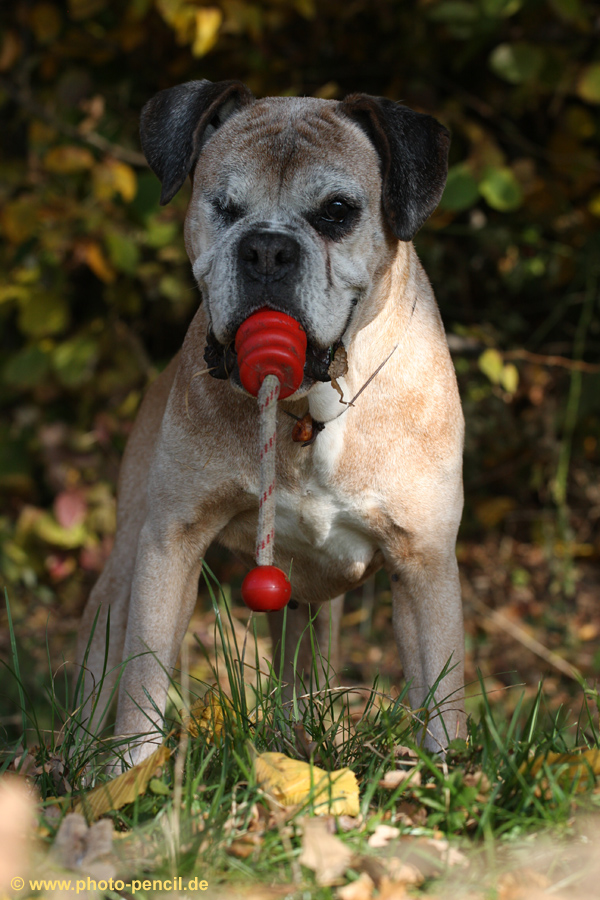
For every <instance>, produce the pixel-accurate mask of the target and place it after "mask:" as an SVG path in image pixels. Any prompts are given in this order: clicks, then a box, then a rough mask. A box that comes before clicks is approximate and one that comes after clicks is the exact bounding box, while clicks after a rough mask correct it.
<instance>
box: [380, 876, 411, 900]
mask: <svg viewBox="0 0 600 900" xmlns="http://www.w3.org/2000/svg"><path fill="white" fill-rule="evenodd" d="M409 897H410V895H409V894H407V892H406V883H405V882H403V881H391V880H390V879H389V878H385V876H384V877H383V878H382V879H381V884H380V885H379V898H378V900H407V898H409Z"/></svg>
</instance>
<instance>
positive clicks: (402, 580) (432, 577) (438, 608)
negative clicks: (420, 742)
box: [390, 549, 466, 752]
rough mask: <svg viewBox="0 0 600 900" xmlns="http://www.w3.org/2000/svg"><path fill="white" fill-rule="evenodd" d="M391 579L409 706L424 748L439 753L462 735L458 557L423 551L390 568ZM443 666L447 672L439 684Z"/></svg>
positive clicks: (462, 661) (463, 717) (461, 618)
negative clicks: (419, 726) (420, 726)
mask: <svg viewBox="0 0 600 900" xmlns="http://www.w3.org/2000/svg"><path fill="white" fill-rule="evenodd" d="M390 576H391V584H392V603H393V626H394V636H395V638H396V643H397V645H398V650H399V653H400V658H401V661H402V666H403V668H404V677H405V679H406V681H407V682H408V683H409V685H410V686H409V699H410V703H411V705H412V707H413V710H415V712H416V713H417V715H418V716H419V718H420V719H421V720H422V721H423V723H424V725H425V726H426V727H425V730H424V745H425V747H427V749H429V750H433V751H437V752H439V751H440V750H445V748H446V747H447V745H448V741H451V740H453V739H454V738H456V737H464V736H465V733H466V717H465V710H464V634H463V614H462V604H461V596H460V582H459V578H458V565H457V562H456V555H455V553H454V550H453V549H452V551H448V552H444V551H439V550H431V551H428V552H421V553H419V554H418V555H417V556H415V557H413V558H411V559H410V560H409V561H407V562H405V563H403V564H400V565H398V566H396V567H395V568H394V569H392V570H391V572H390ZM445 667H447V668H448V672H447V674H446V675H445V676H444V677H443V678H442V679H441V680H440V674H441V673H442V671H443V670H444V668H445ZM438 682H439V683H438ZM436 685H437V686H436ZM434 687H435V691H434V693H433V698H432V699H430V700H429V703H428V704H427V708H426V706H425V704H426V701H427V697H428V695H429V694H430V693H431V690H432V688H434Z"/></svg>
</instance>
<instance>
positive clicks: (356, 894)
mask: <svg viewBox="0 0 600 900" xmlns="http://www.w3.org/2000/svg"><path fill="white" fill-rule="evenodd" d="M374 889H375V884H374V882H373V879H372V878H371V877H370V876H369V875H368V874H367V873H366V872H363V873H362V874H361V875H360V877H359V878H357V879H356V881H351V882H350V884H345V885H344V886H343V887H339V888H338V889H337V891H336V893H337V896H338V897H339V900H371V897H372V896H373V891H374Z"/></svg>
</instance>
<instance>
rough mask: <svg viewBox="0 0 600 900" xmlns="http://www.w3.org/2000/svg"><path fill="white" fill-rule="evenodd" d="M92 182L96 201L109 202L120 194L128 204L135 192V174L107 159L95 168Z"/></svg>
mask: <svg viewBox="0 0 600 900" xmlns="http://www.w3.org/2000/svg"><path fill="white" fill-rule="evenodd" d="M92 181H93V185H94V196H95V197H96V198H97V199H98V200H111V199H112V198H113V196H114V195H115V194H120V195H121V197H122V198H123V200H124V201H125V202H126V203H130V202H131V201H132V200H133V198H134V197H135V195H136V192H137V178H136V175H135V172H134V171H133V169H132V168H131V166H128V165H127V163H124V162H120V161H119V160H117V159H107V160H105V161H104V162H102V163H100V164H99V165H97V166H95V167H94V171H93V172H92Z"/></svg>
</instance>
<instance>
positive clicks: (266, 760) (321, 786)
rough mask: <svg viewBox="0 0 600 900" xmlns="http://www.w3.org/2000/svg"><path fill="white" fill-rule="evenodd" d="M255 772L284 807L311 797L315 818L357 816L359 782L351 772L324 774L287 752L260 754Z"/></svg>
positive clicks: (259, 781)
mask: <svg viewBox="0 0 600 900" xmlns="http://www.w3.org/2000/svg"><path fill="white" fill-rule="evenodd" d="M254 771H255V774H256V780H257V781H258V783H259V784H260V786H261V787H262V788H263V790H264V791H266V793H268V794H270V795H271V796H272V797H273V798H274V799H275V800H276V801H277V802H278V803H280V804H282V805H283V806H295V805H297V804H299V803H304V802H305V801H306V800H308V799H309V798H310V799H311V800H312V802H313V804H314V811H315V814H316V815H328V814H332V815H336V816H341V815H348V816H357V815H358V810H359V802H358V783H357V781H356V776H355V774H354V772H352V771H351V770H350V769H340V770H339V771H337V772H325V771H324V770H323V769H319V768H318V767H317V766H314V765H311V764H310V763H306V762H301V761H300V760H297V759H290V758H289V757H288V756H286V755H285V754H284V753H261V754H260V755H259V756H257V757H256V759H255V760H254Z"/></svg>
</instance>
